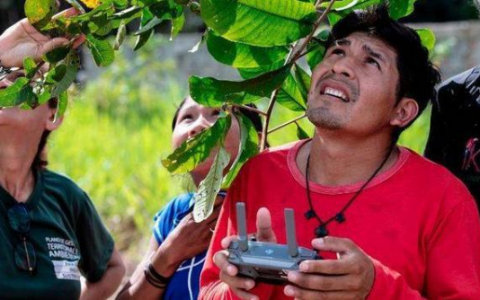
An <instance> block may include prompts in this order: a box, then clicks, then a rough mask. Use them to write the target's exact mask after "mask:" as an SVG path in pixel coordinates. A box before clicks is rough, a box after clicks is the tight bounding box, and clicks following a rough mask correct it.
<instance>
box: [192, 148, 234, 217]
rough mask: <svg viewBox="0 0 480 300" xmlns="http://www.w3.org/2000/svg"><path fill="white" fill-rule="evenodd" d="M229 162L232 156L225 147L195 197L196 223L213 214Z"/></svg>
mask: <svg viewBox="0 0 480 300" xmlns="http://www.w3.org/2000/svg"><path fill="white" fill-rule="evenodd" d="M229 162H230V155H229V154H228V152H227V151H226V150H225V149H224V148H223V147H220V148H219V149H218V153H217V156H216V157H215V160H214V161H213V164H212V167H211V168H210V171H208V174H207V176H206V177H205V179H204V180H203V181H202V182H200V185H199V186H198V191H197V193H196V194H195V196H194V197H193V201H194V202H195V206H194V208H193V219H194V220H195V222H197V223H199V222H202V221H203V220H205V219H207V218H208V217H209V216H210V215H211V214H212V212H213V206H214V204H215V199H216V197H217V194H218V192H219V191H220V187H221V185H222V179H223V169H225V167H226V166H227V165H228V163H229Z"/></svg>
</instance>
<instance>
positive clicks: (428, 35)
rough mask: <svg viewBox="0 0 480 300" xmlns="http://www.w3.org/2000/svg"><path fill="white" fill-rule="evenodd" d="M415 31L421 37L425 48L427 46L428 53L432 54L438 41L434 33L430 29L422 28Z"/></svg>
mask: <svg viewBox="0 0 480 300" xmlns="http://www.w3.org/2000/svg"><path fill="white" fill-rule="evenodd" d="M415 31H416V32H417V33H418V35H419V36H420V40H421V41H422V44H423V46H425V48H427V49H428V51H429V52H430V53H432V51H433V48H435V43H436V41H437V39H436V37H435V34H434V33H433V31H431V30H430V29H428V28H421V29H417V30H415Z"/></svg>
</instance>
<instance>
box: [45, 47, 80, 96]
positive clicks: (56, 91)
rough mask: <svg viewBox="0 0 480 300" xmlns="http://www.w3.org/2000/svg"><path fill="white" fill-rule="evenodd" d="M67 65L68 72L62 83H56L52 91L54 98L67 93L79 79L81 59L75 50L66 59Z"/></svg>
mask: <svg viewBox="0 0 480 300" xmlns="http://www.w3.org/2000/svg"><path fill="white" fill-rule="evenodd" d="M65 65H66V66H67V70H66V72H65V75H64V76H63V78H62V80H60V82H58V83H56V84H55V86H54V88H53V89H52V95H51V96H52V97H58V96H60V94H62V93H63V92H65V91H66V90H67V89H68V88H69V87H70V85H71V84H72V83H73V82H74V81H75V78H76V77H77V72H78V68H79V66H80V59H79V57H78V54H77V53H76V52H75V50H72V51H70V53H69V54H68V56H67V58H65Z"/></svg>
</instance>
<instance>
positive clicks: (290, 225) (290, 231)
mask: <svg viewBox="0 0 480 300" xmlns="http://www.w3.org/2000/svg"><path fill="white" fill-rule="evenodd" d="M285 227H286V228H285V229H286V230H285V232H286V233H287V245H288V254H289V255H290V256H291V257H296V256H298V244H297V238H296V233H295V216H294V214H293V209H291V208H286V209H285Z"/></svg>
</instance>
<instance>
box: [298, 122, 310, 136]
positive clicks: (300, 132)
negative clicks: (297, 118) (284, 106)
mask: <svg viewBox="0 0 480 300" xmlns="http://www.w3.org/2000/svg"><path fill="white" fill-rule="evenodd" d="M295 125H297V138H298V139H299V140H304V139H309V138H310V135H309V134H308V133H307V132H306V131H305V130H304V129H303V128H302V127H301V126H300V125H298V123H297V122H295Z"/></svg>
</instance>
